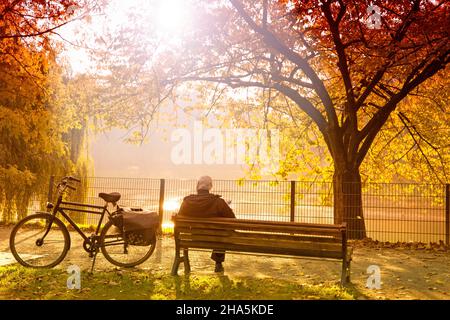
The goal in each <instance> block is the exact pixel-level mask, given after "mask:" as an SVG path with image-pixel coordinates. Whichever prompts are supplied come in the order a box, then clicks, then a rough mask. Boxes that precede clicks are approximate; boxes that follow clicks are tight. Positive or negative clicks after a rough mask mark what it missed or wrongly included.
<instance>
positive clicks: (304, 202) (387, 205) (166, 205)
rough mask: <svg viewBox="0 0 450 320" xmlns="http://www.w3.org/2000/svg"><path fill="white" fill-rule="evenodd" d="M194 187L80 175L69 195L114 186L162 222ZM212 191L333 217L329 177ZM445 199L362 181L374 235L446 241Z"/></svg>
mask: <svg viewBox="0 0 450 320" xmlns="http://www.w3.org/2000/svg"><path fill="white" fill-rule="evenodd" d="M195 187H196V181H195V180H180V179H145V178H142V179H141V178H104V177H95V178H87V179H86V180H85V181H83V183H82V184H81V185H80V187H79V190H78V191H77V192H76V194H73V195H72V197H71V198H72V199H70V200H75V201H82V202H83V201H85V202H87V203H90V204H97V205H102V204H103V200H101V199H100V198H98V193H100V192H120V193H121V194H122V197H121V200H120V201H119V204H120V205H121V206H131V207H142V208H145V209H149V210H154V211H157V212H159V213H160V215H161V218H162V222H163V223H166V224H168V223H170V217H171V216H172V214H173V213H175V212H176V211H177V210H178V208H179V206H180V204H181V201H182V199H183V197H185V196H186V195H189V194H192V193H195ZM212 192H214V193H216V194H220V195H222V197H223V198H224V199H225V200H227V201H230V206H231V207H232V208H233V210H234V212H235V214H236V216H237V218H241V219H253V220H270V221H295V222H308V223H325V224H328V223H333V221H334V218H333V217H334V216H333V187H332V183H331V182H305V181H250V180H215V181H214V187H213V190H212ZM40 198H42V197H40ZM449 199H450V185H439V184H436V185H433V184H405V183H366V184H363V185H362V208H363V214H364V220H365V225H366V232H367V236H368V237H369V238H372V239H374V240H378V241H390V242H397V241H402V242H424V243H428V242H439V241H444V242H446V243H447V244H449V236H450V228H449V226H450V221H449V220H450V203H449ZM39 203H42V201H34V202H32V206H31V207H29V210H28V211H29V212H31V211H32V210H34V209H37V206H38V205H39ZM74 214H75V215H76V213H74ZM76 218H77V219H78V221H79V222H80V223H83V224H88V225H91V224H96V223H97V221H98V220H97V219H98V216H96V215H93V214H92V215H91V214H84V215H83V216H77V217H76ZM0 220H1V219H0Z"/></svg>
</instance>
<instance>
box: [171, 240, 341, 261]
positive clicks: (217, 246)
mask: <svg viewBox="0 0 450 320" xmlns="http://www.w3.org/2000/svg"><path fill="white" fill-rule="evenodd" d="M180 247H181V248H197V249H213V250H223V251H227V252H230V251H236V252H242V251H243V252H254V253H267V254H281V255H293V256H306V257H321V258H330V259H342V252H335V251H327V250H315V249H292V248H272V247H264V246H258V245H236V244H228V243H227V244H222V243H219V242H201V241H198V242H191V241H182V240H180Z"/></svg>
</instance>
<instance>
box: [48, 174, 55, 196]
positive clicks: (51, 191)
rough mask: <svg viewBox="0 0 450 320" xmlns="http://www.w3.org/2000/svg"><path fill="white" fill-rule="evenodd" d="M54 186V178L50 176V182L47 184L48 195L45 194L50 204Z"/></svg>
mask: <svg viewBox="0 0 450 320" xmlns="http://www.w3.org/2000/svg"><path fill="white" fill-rule="evenodd" d="M54 185H55V176H50V181H49V183H48V194H47V201H48V202H52V201H53V187H54Z"/></svg>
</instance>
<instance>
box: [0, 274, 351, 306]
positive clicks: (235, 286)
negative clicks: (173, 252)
mask: <svg viewBox="0 0 450 320" xmlns="http://www.w3.org/2000/svg"><path fill="white" fill-rule="evenodd" d="M68 276H69V274H68V273H66V272H64V270H60V269H29V268H24V267H21V266H6V267H0V300H4V299H22V300H31V299H51V300H53V299H64V300H66V299H81V300H85V299H93V300H96V299H101V300H107V299H133V300H135V299H152V300H167V299H169V300H175V299H194V300H195V299H198V300H226V299H236V300H244V299H249V300H258V299H271V300H280V299H282V300H289V299H354V298H355V297H354V293H352V291H351V290H348V289H342V288H340V287H339V286H325V285H316V286H313V285H302V284H299V283H293V282H287V281H283V280H279V279H271V278H265V279H256V278H250V277H242V278H233V279H230V278H229V277H227V276H224V275H221V276H220V275H191V276H189V277H188V276H178V277H173V276H171V275H169V274H166V273H158V272H151V271H147V270H136V269H135V270H118V269H116V270H111V271H97V272H95V273H94V274H93V275H91V274H89V273H87V272H82V274H81V289H79V290H77V289H75V290H69V289H67V285H66V282H67V277H68Z"/></svg>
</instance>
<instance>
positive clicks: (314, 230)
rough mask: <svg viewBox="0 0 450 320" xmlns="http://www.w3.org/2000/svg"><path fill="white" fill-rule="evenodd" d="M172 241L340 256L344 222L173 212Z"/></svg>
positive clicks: (191, 245)
mask: <svg viewBox="0 0 450 320" xmlns="http://www.w3.org/2000/svg"><path fill="white" fill-rule="evenodd" d="M173 221H174V224H175V229H174V231H175V241H176V242H177V245H179V246H180V247H183V248H203V249H216V250H226V251H239V252H256V253H267V254H285V255H296V256H311V257H324V258H335V259H342V258H343V257H345V255H346V250H347V233H346V232H347V229H346V225H345V224H341V225H329V224H310V223H296V222H276V221H255V220H244V219H227V218H208V219H199V218H187V217H181V216H176V217H174V218H173Z"/></svg>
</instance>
